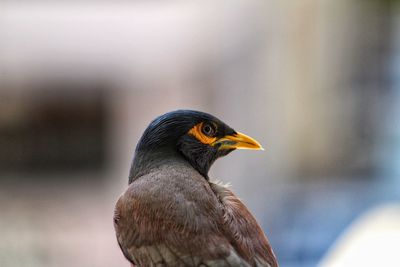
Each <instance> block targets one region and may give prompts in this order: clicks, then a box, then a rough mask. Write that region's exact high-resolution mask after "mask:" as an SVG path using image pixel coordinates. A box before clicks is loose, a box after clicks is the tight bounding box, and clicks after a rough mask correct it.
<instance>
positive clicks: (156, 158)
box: [129, 149, 190, 184]
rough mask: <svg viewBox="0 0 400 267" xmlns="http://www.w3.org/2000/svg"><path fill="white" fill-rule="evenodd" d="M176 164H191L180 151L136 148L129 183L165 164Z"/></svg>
mask: <svg viewBox="0 0 400 267" xmlns="http://www.w3.org/2000/svg"><path fill="white" fill-rule="evenodd" d="M176 164H179V165H182V164H183V165H187V166H190V165H189V163H188V162H187V161H186V159H184V158H183V156H182V155H181V154H180V153H179V152H178V151H175V150H172V149H159V150H153V151H148V150H136V152H135V156H134V158H133V161H132V165H131V169H130V172H129V184H130V183H132V182H133V181H134V180H136V179H137V178H139V177H141V176H143V175H146V174H149V173H151V172H152V171H154V170H156V169H159V168H160V167H162V166H164V165H170V166H171V165H176Z"/></svg>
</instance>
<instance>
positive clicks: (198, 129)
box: [188, 122, 217, 145]
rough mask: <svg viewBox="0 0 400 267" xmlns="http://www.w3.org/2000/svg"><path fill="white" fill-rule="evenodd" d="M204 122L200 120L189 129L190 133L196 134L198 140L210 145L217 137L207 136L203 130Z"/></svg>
mask: <svg viewBox="0 0 400 267" xmlns="http://www.w3.org/2000/svg"><path fill="white" fill-rule="evenodd" d="M202 128H203V123H202V122H200V123H198V124H196V125H195V126H194V127H193V128H192V129H190V130H189V132H188V134H190V135H192V136H194V137H195V138H196V139H197V140H199V141H200V142H202V143H203V144H206V145H210V144H212V143H214V142H215V140H217V138H216V137H211V136H207V135H205V134H204V133H203V131H202Z"/></svg>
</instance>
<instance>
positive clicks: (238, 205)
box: [114, 110, 278, 267]
mask: <svg viewBox="0 0 400 267" xmlns="http://www.w3.org/2000/svg"><path fill="white" fill-rule="evenodd" d="M236 149H251V150H262V149H263V148H262V146H261V145H260V143H258V142H257V141H256V140H255V139H253V138H251V137H249V136H247V135H245V134H243V133H240V132H237V131H235V130H234V129H232V128H231V127H230V126H228V125H227V124H225V123H224V122H222V121H221V120H219V119H218V118H216V117H214V116H213V115H211V114H208V113H205V112H201V111H195V110H176V111H171V112H168V113H166V114H163V115H161V116H159V117H157V118H156V119H154V120H153V121H152V122H151V123H150V124H149V126H148V127H147V128H146V130H145V131H144V133H143V135H142V137H141V138H140V139H139V142H138V144H137V146H136V149H135V153H134V158H133V160H132V163H131V168H130V172H129V186H128V188H127V189H126V191H125V192H124V193H123V194H122V195H121V196H120V197H119V199H118V201H117V203H116V205H115V211H114V228H115V232H116V237H117V241H118V244H119V246H120V248H121V250H122V253H123V255H124V256H125V257H126V259H127V260H128V261H129V262H130V264H131V266H132V267H136V266H137V267H139V266H140V267H147V266H165V267H172V266H190V267H194V266H208V267H214V266H222V267H224V266H230V267H239V266H240V267H241V266H246V267H247V266H248V267H252V266H257V267H260V266H268V267H277V266H278V262H277V259H276V257H275V254H274V252H273V250H272V247H271V245H270V243H269V241H268V239H267V237H266V236H265V234H264V232H263V230H262V228H261V227H260V225H259V224H258V223H257V221H256V219H255V217H254V216H253V215H252V214H251V213H250V211H249V210H248V209H247V207H246V206H245V205H244V204H243V202H242V201H241V200H239V198H238V197H236V196H235V194H234V193H233V192H232V191H231V190H230V189H229V188H228V187H227V186H224V185H222V184H221V183H217V182H212V181H210V178H209V175H208V172H209V169H210V167H211V166H212V164H213V163H214V162H215V160H216V159H218V158H220V157H222V156H225V155H228V154H229V153H230V152H232V151H234V150H236ZM246 178H248V177H246Z"/></svg>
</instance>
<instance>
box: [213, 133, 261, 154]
mask: <svg viewBox="0 0 400 267" xmlns="http://www.w3.org/2000/svg"><path fill="white" fill-rule="evenodd" d="M215 145H219V149H251V150H264V148H263V147H262V146H261V145H260V143H259V142H257V141H256V140H254V139H253V138H251V137H250V136H247V135H245V134H242V133H239V132H237V133H236V134H233V135H226V136H224V137H222V138H220V139H218V140H216V141H215V142H214V143H213V146H215Z"/></svg>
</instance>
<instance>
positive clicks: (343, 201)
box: [0, 0, 400, 267]
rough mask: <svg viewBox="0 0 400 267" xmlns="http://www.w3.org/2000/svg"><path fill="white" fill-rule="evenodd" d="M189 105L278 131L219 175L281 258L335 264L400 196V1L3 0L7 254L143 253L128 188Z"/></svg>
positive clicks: (0, 112) (80, 265) (101, 258)
mask: <svg viewBox="0 0 400 267" xmlns="http://www.w3.org/2000/svg"><path fill="white" fill-rule="evenodd" d="M181 108H190V109H197V110H203V111H207V112H209V113H212V114H214V115H216V116H218V117H220V118H221V119H223V120H224V121H225V122H227V123H228V124H229V125H231V126H233V127H234V128H235V129H237V130H239V131H242V132H245V133H247V134H249V135H251V136H252V137H255V138H256V139H257V140H259V141H260V142H261V143H262V144H263V146H264V147H265V148H266V151H264V152H249V151H237V152H234V153H232V154H231V155H229V156H228V157H226V158H223V159H221V160H219V161H218V162H217V163H216V164H215V165H214V167H213V168H212V171H211V177H213V178H214V179H219V180H222V181H225V182H230V183H231V184H232V188H233V190H234V191H235V192H236V193H237V195H238V196H239V197H240V198H241V199H242V200H243V201H244V202H245V203H246V204H247V206H248V207H249V208H250V209H251V210H252V212H253V213H254V214H255V216H256V217H257V219H258V220H259V222H260V224H261V225H262V227H263V228H264V230H265V231H266V233H267V235H268V236H269V239H270V241H271V243H272V245H273V247H274V249H275V252H276V254H277V257H278V259H279V262H280V264H281V266H282V267H308V266H317V265H318V264H321V266H322V263H321V262H323V261H324V258H325V257H326V255H328V254H329V251H330V249H331V248H332V247H334V244H335V243H336V241H337V240H338V238H339V237H340V236H341V234H342V233H343V232H344V231H345V229H347V228H348V227H349V226H350V225H351V224H352V222H353V221H354V220H356V218H358V217H359V216H360V215H361V214H364V212H367V211H368V210H370V209H373V208H375V207H377V206H379V205H382V204H385V203H397V201H400V177H399V175H400V119H399V117H400V5H399V4H398V3H397V1H387V0H375V1H374V0H365V1H361V0H336V1H328V0H302V1H289V0H285V1H282V0H269V1H253V0H249V1H241V0H239V1H230V2H228V1H219V0H217V1H210V0H209V1H131V2H118V1H115V2H112V3H111V2H98V1H87V2H84V1H70V2H68V1H60V2H51V1H39V0H38V1H34V2H33V1H1V2H0V266H1V267H16V266H24V267H25V266H26V267H28V266H29V267H36V266H43V267H50V266H57V267H58V266H59V267H63V266H65V267H66V266H68V267H71V266H73V267H89V266H93V267H110V266H129V264H128V262H127V261H125V259H124V258H123V256H122V253H121V252H120V251H119V248H118V245H117V243H116V240H115V237H114V229H113V225H112V216H113V208H114V203H115V201H116V200H117V199H118V197H119V195H120V194H121V193H122V192H123V191H124V190H125V188H126V186H127V180H128V171H129V166H130V161H131V159H132V155H133V151H134V147H135V144H136V142H137V141H138V138H139V137H140V135H141V133H142V132H143V130H144V129H145V127H146V126H147V124H148V123H149V121H151V120H152V119H153V118H155V117H156V116H158V115H160V114H162V113H165V112H167V111H171V110H175V109H181ZM399 225H400V224H398V225H397V226H399ZM382 266H390V264H389V265H382ZM392 266H399V265H397V264H395V263H393V265H392Z"/></svg>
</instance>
